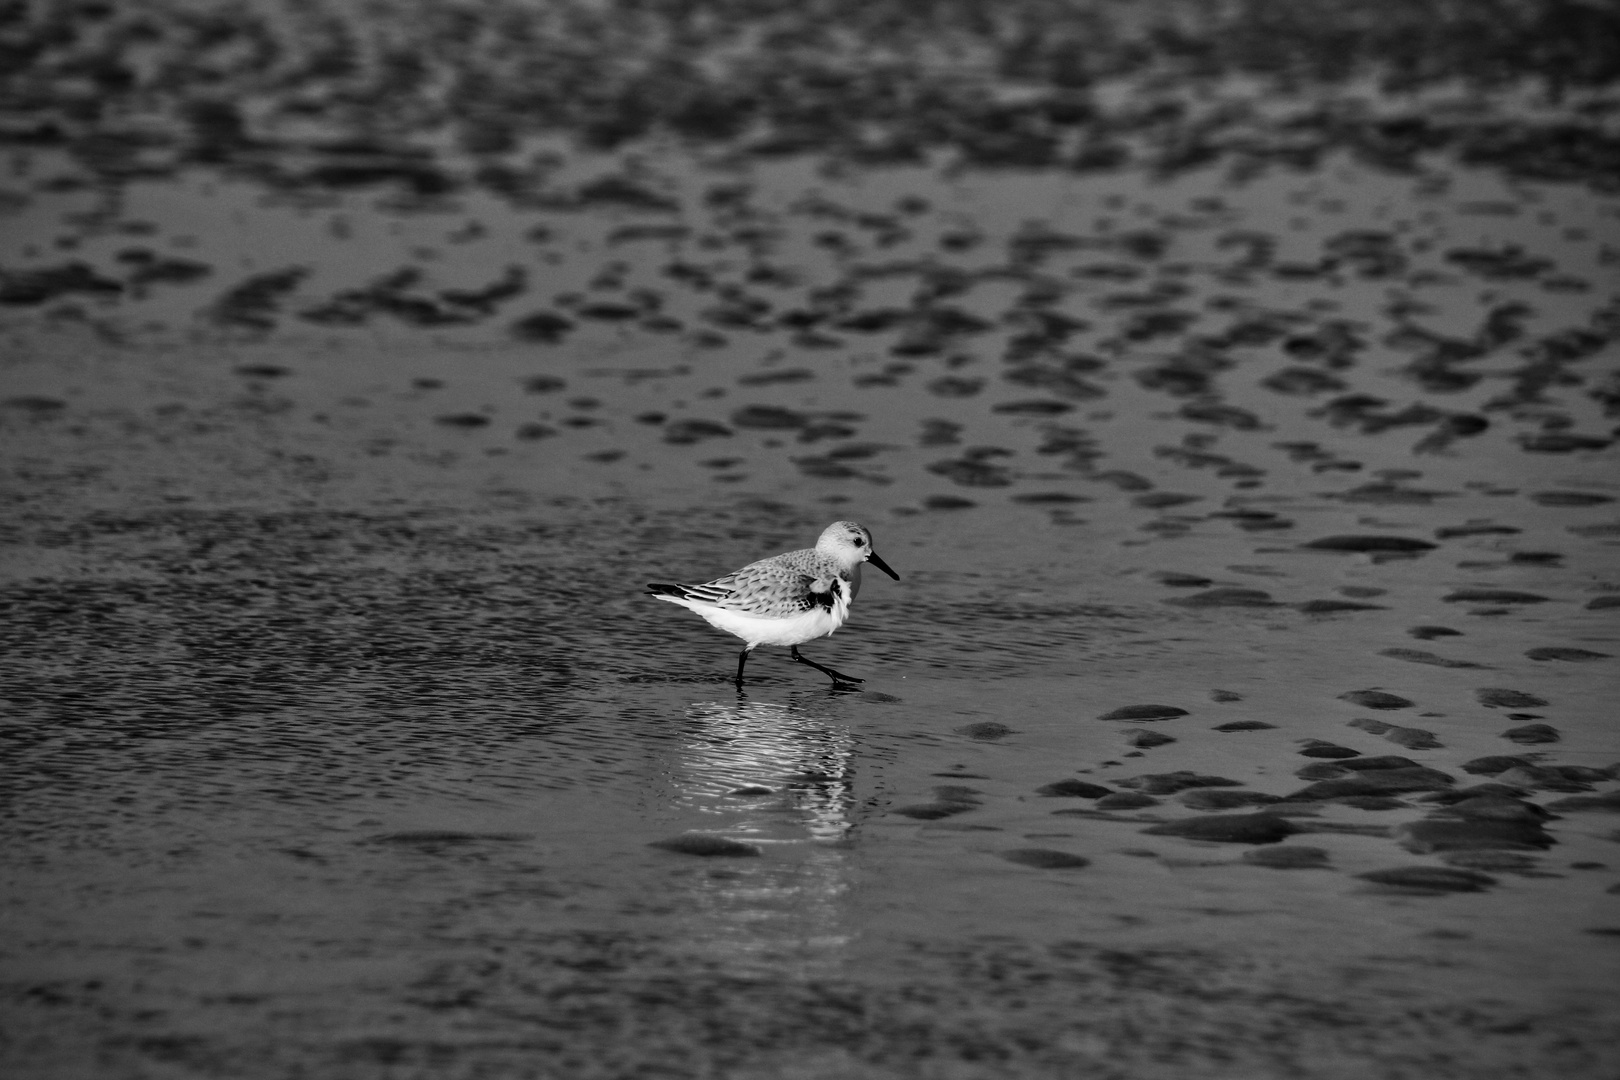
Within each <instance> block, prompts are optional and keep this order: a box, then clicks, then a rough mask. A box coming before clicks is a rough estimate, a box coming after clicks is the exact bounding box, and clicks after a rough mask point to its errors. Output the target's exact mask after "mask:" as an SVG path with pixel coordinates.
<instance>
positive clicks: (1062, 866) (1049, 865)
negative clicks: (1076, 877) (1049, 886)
mask: <svg viewBox="0 0 1620 1080" xmlns="http://www.w3.org/2000/svg"><path fill="white" fill-rule="evenodd" d="M1001 857H1002V858H1003V859H1006V860H1007V861H1008V862H1013V863H1017V864H1018V865H1020V866H1032V867H1034V868H1035V869H1037V870H1078V869H1080V868H1081V867H1082V866H1090V865H1091V860H1090V859H1088V858H1086V857H1084V856H1083V855H1071V854H1069V853H1068V852H1067V851H1055V850H1053V849H1052V848H1013V849H1012V850H1010V851H1003V852H1001Z"/></svg>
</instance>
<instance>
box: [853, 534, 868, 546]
mask: <svg viewBox="0 0 1620 1080" xmlns="http://www.w3.org/2000/svg"><path fill="white" fill-rule="evenodd" d="M855 546H856V547H865V546H866V541H865V540H862V539H861V538H860V537H858V536H857V537H856V538H855Z"/></svg>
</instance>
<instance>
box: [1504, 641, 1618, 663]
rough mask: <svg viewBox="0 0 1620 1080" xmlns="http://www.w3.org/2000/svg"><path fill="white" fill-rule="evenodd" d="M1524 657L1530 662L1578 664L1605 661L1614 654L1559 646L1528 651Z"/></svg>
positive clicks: (1547, 646)
mask: <svg viewBox="0 0 1620 1080" xmlns="http://www.w3.org/2000/svg"><path fill="white" fill-rule="evenodd" d="M1524 655H1526V656H1528V657H1529V658H1530V659H1532V660H1564V661H1567V662H1569V663H1572V664H1579V663H1583V662H1585V661H1587V660H1607V659H1609V658H1610V657H1612V656H1613V655H1614V654H1613V653H1606V652H1593V651H1592V650H1591V649H1570V648H1565V647H1563V646H1559V645H1546V646H1542V647H1541V648H1539V649H1528V650H1526V651H1525V654H1524Z"/></svg>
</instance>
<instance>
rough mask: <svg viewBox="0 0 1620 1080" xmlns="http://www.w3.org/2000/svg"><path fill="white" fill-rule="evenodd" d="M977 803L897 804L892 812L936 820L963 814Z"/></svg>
mask: <svg viewBox="0 0 1620 1080" xmlns="http://www.w3.org/2000/svg"><path fill="white" fill-rule="evenodd" d="M977 805H978V804H977V803H970V802H945V801H941V802H930V803H912V804H911V805H909V806H897V807H895V808H894V810H893V811H891V812H892V813H896V814H899V815H900V816H901V817H908V818H916V819H917V820H918V821H938V820H939V819H940V818H947V817H950V816H951V815H953V814H965V813H967V812H968V811H969V810H972V809H973V808H974V807H975V806H977Z"/></svg>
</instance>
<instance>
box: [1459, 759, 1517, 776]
mask: <svg viewBox="0 0 1620 1080" xmlns="http://www.w3.org/2000/svg"><path fill="white" fill-rule="evenodd" d="M1529 764H1531V761H1530V759H1529V758H1526V757H1517V756H1515V755H1513V754H1490V755H1488V756H1486V757H1477V758H1475V759H1474V760H1472V761H1465V762H1463V764H1462V771H1463V772H1465V773H1468V774H1469V775H1471V776H1495V775H1496V774H1497V773H1502V772H1507V771H1508V770H1509V769H1511V768H1513V767H1515V766H1517V765H1529Z"/></svg>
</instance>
